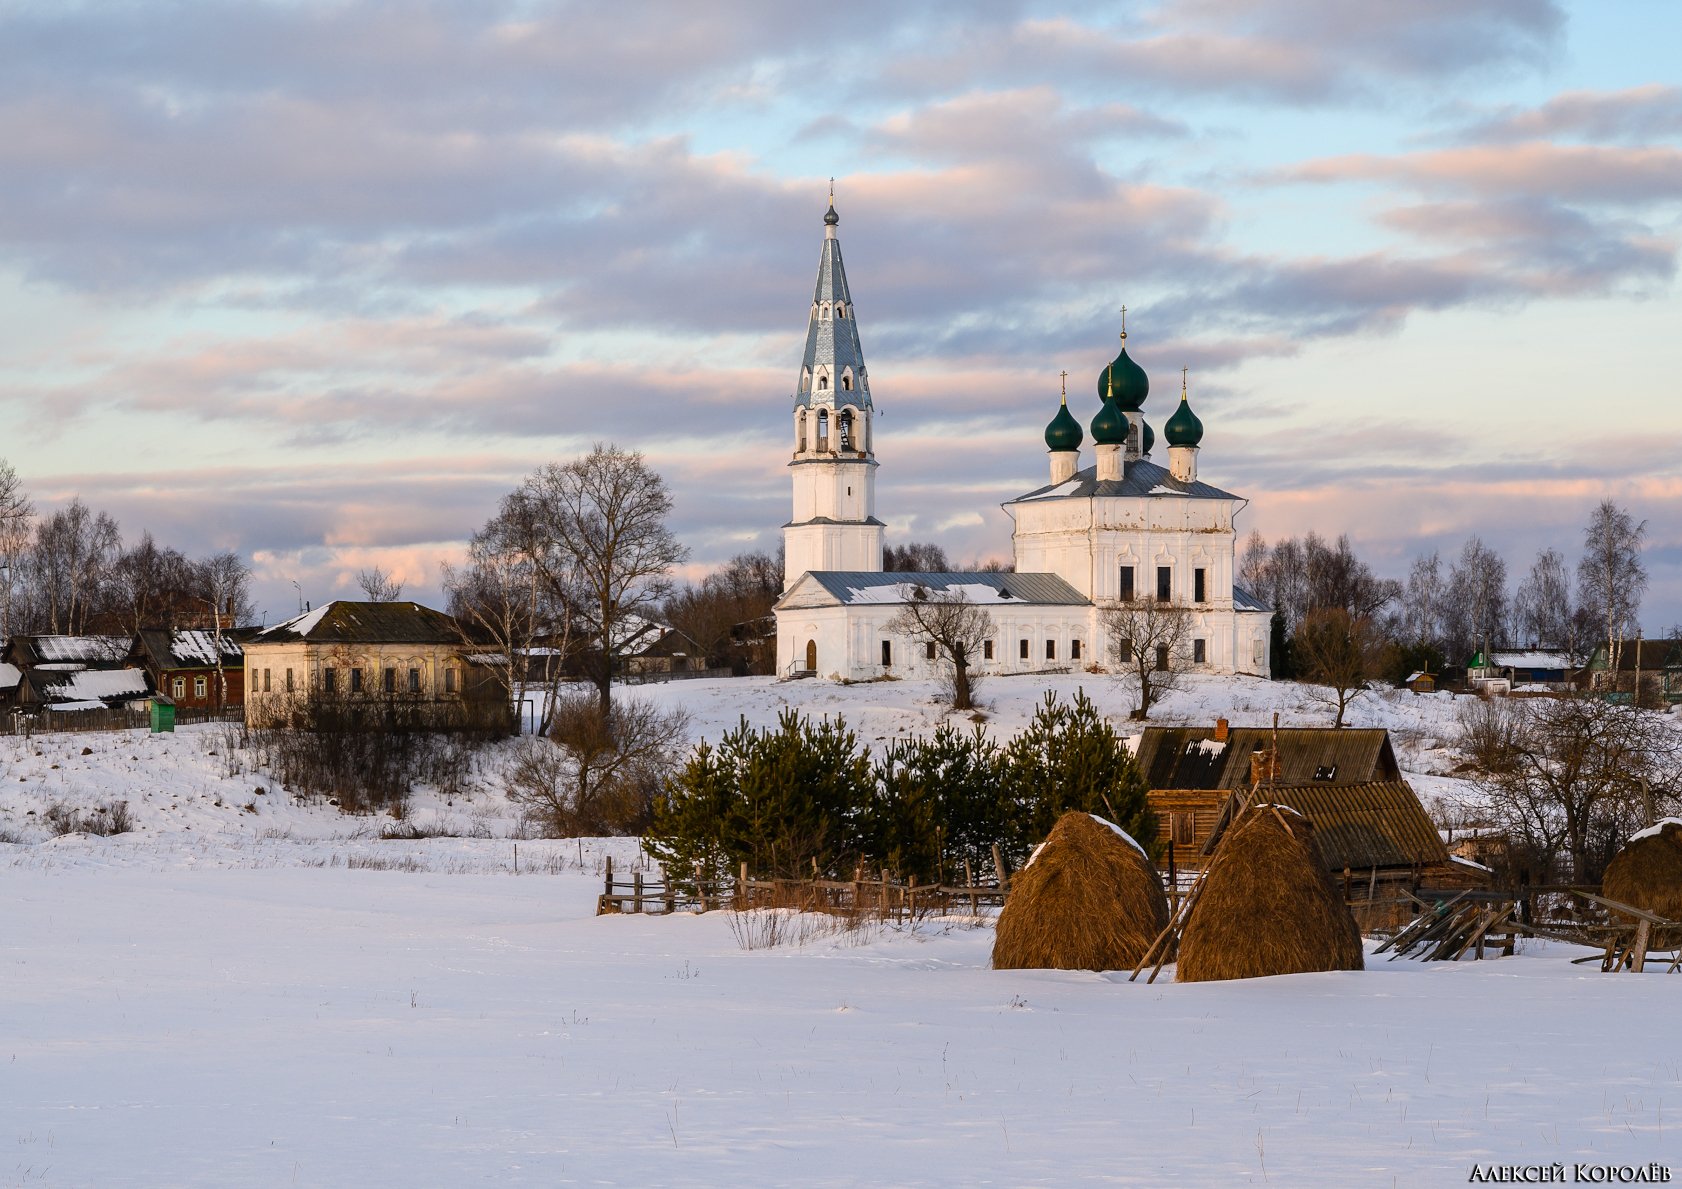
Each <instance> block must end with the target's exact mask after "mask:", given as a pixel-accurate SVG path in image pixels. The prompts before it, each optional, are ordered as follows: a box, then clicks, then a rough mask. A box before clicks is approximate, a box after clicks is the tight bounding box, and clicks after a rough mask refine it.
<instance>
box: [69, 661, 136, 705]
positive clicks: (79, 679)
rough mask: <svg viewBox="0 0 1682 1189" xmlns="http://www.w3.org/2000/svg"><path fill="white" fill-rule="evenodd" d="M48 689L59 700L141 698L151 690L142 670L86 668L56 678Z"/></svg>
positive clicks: (80, 700)
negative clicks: (57, 679) (58, 679)
mask: <svg viewBox="0 0 1682 1189" xmlns="http://www.w3.org/2000/svg"><path fill="white" fill-rule="evenodd" d="M46 692H48V693H50V694H51V696H52V700H53V701H54V702H55V703H56V702H58V701H60V700H62V701H66V702H82V701H89V700H92V699H96V698H126V697H139V696H143V695H145V694H146V693H147V687H146V673H145V671H144V670H142V669H82V670H80V671H78V672H75V673H67V674H65V676H64V679H63V680H62V681H54V682H53V683H52V685H51V686H50V687H49V688H48V689H47V691H46Z"/></svg>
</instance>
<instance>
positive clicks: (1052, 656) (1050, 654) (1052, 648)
mask: <svg viewBox="0 0 1682 1189" xmlns="http://www.w3.org/2000/svg"><path fill="white" fill-rule="evenodd" d="M1045 659H1046V660H1048V661H1054V660H1056V659H1057V641H1055V640H1047V641H1046V642H1045Z"/></svg>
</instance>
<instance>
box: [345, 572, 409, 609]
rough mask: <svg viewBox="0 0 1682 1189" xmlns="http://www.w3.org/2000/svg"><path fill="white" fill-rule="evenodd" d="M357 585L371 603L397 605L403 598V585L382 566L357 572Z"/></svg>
mask: <svg viewBox="0 0 1682 1189" xmlns="http://www.w3.org/2000/svg"><path fill="white" fill-rule="evenodd" d="M356 585H358V586H360V587H361V588H362V593H363V595H364V596H365V597H366V598H367V599H368V601H369V602H370V603H395V602H397V600H398V599H401V598H402V597H403V584H402V583H401V582H399V581H397V580H396V579H395V578H393V577H392V576H391V575H390V574H388V573H386V572H385V570H384V568H382V567H380V566H370V567H369V568H368V569H365V570H358V571H356Z"/></svg>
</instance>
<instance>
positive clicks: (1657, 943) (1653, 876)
mask: <svg viewBox="0 0 1682 1189" xmlns="http://www.w3.org/2000/svg"><path fill="white" fill-rule="evenodd" d="M1600 892H1601V895H1603V896H1605V897H1606V898H1607V899H1608V900H1616V901H1618V903H1620V904H1628V905H1629V906H1630V907H1631V908H1645V909H1646V910H1647V911H1648V912H1656V913H1658V914H1659V915H1660V916H1661V917H1667V918H1669V919H1670V920H1673V921H1682V821H1679V820H1677V819H1676V818H1673V817H1671V818H1666V819H1665V820H1664V821H1662V822H1660V823H1659V824H1658V825H1656V826H1654V827H1653V828H1652V829H1650V830H1643V831H1641V833H1639V834H1637V835H1636V836H1635V837H1633V838H1631V839H1630V840H1629V844H1628V845H1627V846H1625V847H1624V849H1623V850H1621V851H1619V852H1618V853H1617V856H1616V857H1615V858H1613V860H1612V862H1611V863H1609V864H1608V865H1607V867H1606V875H1605V878H1604V879H1602V880H1601V886H1600ZM1620 919H1621V918H1620ZM1658 932H1659V933H1662V934H1664V937H1663V939H1662V940H1661V939H1660V938H1659V936H1658V935H1657V934H1655V935H1654V937H1653V938H1652V939H1651V941H1650V942H1649V944H1651V945H1652V946H1653V947H1654V948H1657V949H1671V948H1673V947H1675V946H1676V945H1678V944H1682V935H1679V934H1678V932H1677V931H1676V930H1671V929H1661V930H1659V931H1658Z"/></svg>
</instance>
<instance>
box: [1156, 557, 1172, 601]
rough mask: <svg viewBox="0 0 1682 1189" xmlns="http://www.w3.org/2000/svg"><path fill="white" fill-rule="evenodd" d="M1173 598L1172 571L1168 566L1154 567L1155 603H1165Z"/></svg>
mask: <svg viewBox="0 0 1682 1189" xmlns="http://www.w3.org/2000/svg"><path fill="white" fill-rule="evenodd" d="M1173 597H1174V571H1173V569H1172V568H1171V567H1169V566H1158V567H1156V601H1157V602H1159V603H1166V602H1167V601H1168V600H1169V599H1172V598H1173Z"/></svg>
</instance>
